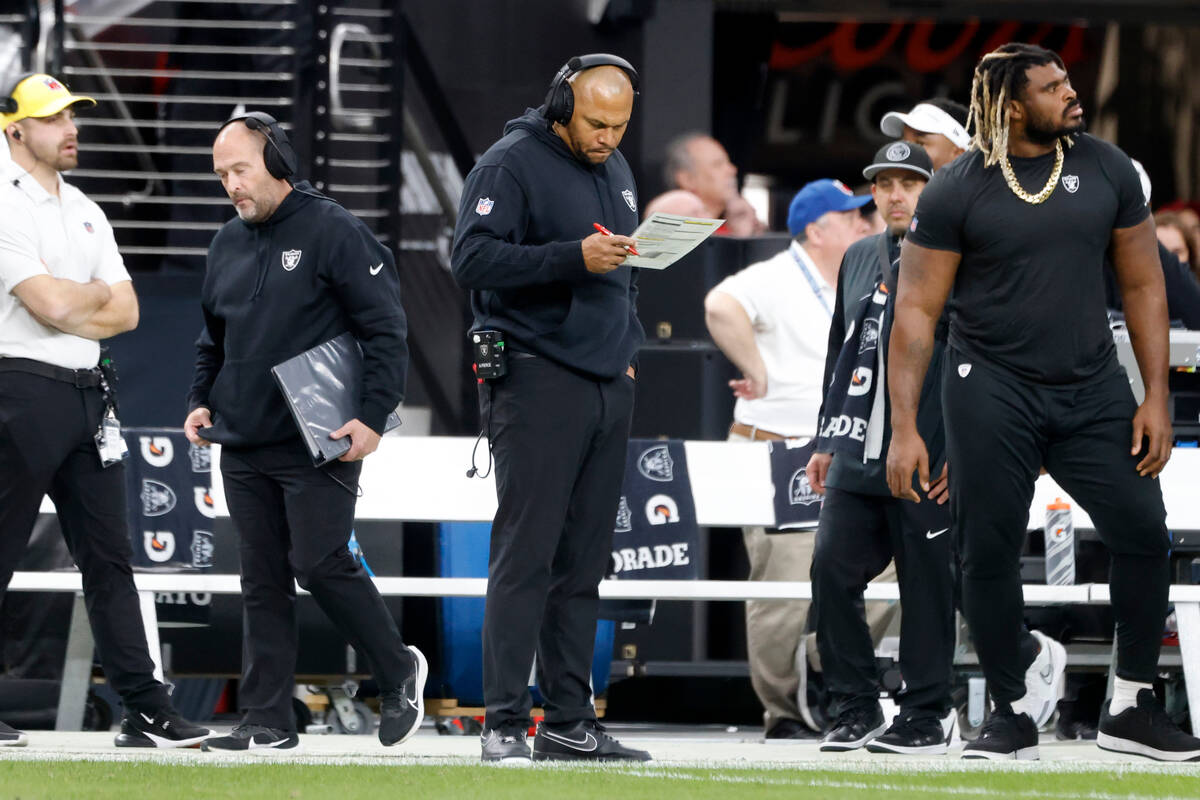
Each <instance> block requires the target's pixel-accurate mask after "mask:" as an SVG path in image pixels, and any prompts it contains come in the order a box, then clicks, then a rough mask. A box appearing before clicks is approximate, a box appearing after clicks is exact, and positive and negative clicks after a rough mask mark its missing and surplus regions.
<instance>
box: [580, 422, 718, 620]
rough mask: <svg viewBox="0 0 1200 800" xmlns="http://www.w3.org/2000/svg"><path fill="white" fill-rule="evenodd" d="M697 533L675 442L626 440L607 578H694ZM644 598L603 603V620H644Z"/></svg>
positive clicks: (648, 606) (683, 461) (648, 607)
mask: <svg viewBox="0 0 1200 800" xmlns="http://www.w3.org/2000/svg"><path fill="white" fill-rule="evenodd" d="M699 540H700V529H699V526H697V524H696V504H695V501H694V500H693V499H692V482H691V479H690V478H689V477H688V469H687V456H686V455H685V452H684V448H683V442H682V441H681V440H678V439H671V440H668V441H664V440H662V439H630V440H629V447H628V449H627V451H626V456H625V482H624V484H623V485H622V487H621V499H620V501H619V502H618V505H617V518H616V523H615V525H614V526H613V547H612V560H611V561H610V563H609V565H608V568H609V577H610V578H614V579H617V580H694V579H695V578H696V577H697V575H696V558H697V554H696V548H697V547H698V546H699V544H698V542H699ZM652 609H653V603H652V602H651V601H649V600H632V601H611V600H606V601H602V602H601V604H600V615H601V616H602V617H604V618H606V619H617V620H625V621H630V622H649V621H650V619H651V618H652V616H653V613H652Z"/></svg>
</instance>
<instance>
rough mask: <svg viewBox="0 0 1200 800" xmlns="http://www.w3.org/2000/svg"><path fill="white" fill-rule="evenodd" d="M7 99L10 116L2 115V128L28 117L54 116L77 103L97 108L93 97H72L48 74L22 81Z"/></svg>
mask: <svg viewBox="0 0 1200 800" xmlns="http://www.w3.org/2000/svg"><path fill="white" fill-rule="evenodd" d="M0 91H3V90H0ZM5 100H6V101H7V108H5V109H4V110H5V111H6V112H8V113H5V114H2V115H0V127H8V126H9V125H10V124H11V123H13V122H18V121H20V120H23V119H25V118H26V117H52V116H54V115H55V114H57V113H58V112H60V111H62V110H63V109H64V108H66V107H67V106H69V105H72V104H74V103H82V102H87V103H91V104H92V105H96V101H95V100H94V99H92V98H91V97H85V96H84V95H81V94H71V92H70V90H69V89H67V87H66V85H65V84H63V82H62V81H60V80H58V79H57V78H55V77H54V76H52V75H46V74H45V73H38V74H36V75H30V76H29V77H28V78H24V79H22V80H21V81H20V82H19V83H17V85H16V86H14V87H13V90H12V94H10V95H9V96H8V97H7V98H5ZM14 104H15V107H14Z"/></svg>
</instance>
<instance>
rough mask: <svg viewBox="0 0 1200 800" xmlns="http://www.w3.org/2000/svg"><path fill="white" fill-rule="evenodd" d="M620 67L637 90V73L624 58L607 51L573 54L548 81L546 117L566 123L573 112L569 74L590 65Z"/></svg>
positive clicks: (573, 100) (573, 96)
mask: <svg viewBox="0 0 1200 800" xmlns="http://www.w3.org/2000/svg"><path fill="white" fill-rule="evenodd" d="M603 66H608V67H620V68H621V69H623V70H624V71H625V74H626V75H628V76H629V82H630V83H631V84H633V93H634V94H635V95H636V94H637V92H638V73H637V70H636V69H634V68H633V65H632V64H630V63H629V62H628V61H626V60H625V59H623V58H621V57H620V56H614V55H610V54H609V53H590V54H589V55H586V56H575V57H574V58H572V59H571V60H570V61H568V62H567V63H565V64H563V65H562V69H560V70H559V71H558V73H557V74H555V76H554V80H552V81H550V91H549V92H547V93H546V119H548V120H550V121H551V122H557V123H559V124H560V125H566V124H567V123H568V122H570V121H571V115H572V114H574V113H575V90H574V89H573V88H572V87H571V76H572V75H577V74H579V73H580V72H583V71H584V70H585V69H591V68H592V67H603Z"/></svg>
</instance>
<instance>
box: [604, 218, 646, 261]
mask: <svg viewBox="0 0 1200 800" xmlns="http://www.w3.org/2000/svg"><path fill="white" fill-rule="evenodd" d="M592 227H593V228H595V229H596V230H598V231H600V232H601V233H603V234H604V235H605V236H612V235H613V232H612V231H610V230H609V229H608V228H606V227H604V226H603V225H601V224H600V223H599V222H593V223H592ZM625 249H626V250H628V251H629V255H631V256H640V255H641V253H639V252H638V251H637V248H635V247H634V246H633V245H630V246H629V247H626V248H625Z"/></svg>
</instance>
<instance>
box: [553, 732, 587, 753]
mask: <svg viewBox="0 0 1200 800" xmlns="http://www.w3.org/2000/svg"><path fill="white" fill-rule="evenodd" d="M542 736H545V737H546V738H547V739H552V740H553V741H556V742H561V743H562V744H565V745H566V746H567V747H573V748H574V749H576V750H580V751H582V752H584V753H590V752H591V751H593V750H595V749H596V747H597V742H596V737H595V736H592V735H591V734H590V733H589V734H587V735H585V736H584V737H583V738H582V739H578V740H576V739H568V738H567V737H565V736H559V735H558V734H556V733H551V732H550V731H546V730H544V731H542ZM589 744H590V745H591V746H590V747H589V746H588V745H589Z"/></svg>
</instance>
